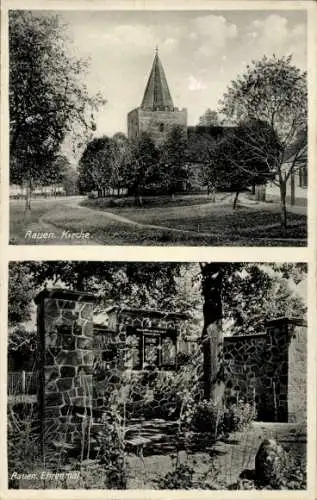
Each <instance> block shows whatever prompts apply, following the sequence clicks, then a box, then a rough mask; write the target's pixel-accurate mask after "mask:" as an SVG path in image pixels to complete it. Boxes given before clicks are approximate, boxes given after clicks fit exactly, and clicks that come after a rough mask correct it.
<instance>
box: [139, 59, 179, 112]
mask: <svg viewBox="0 0 317 500" xmlns="http://www.w3.org/2000/svg"><path fill="white" fill-rule="evenodd" d="M141 109H148V110H152V111H155V110H166V109H167V110H173V109H174V105H173V101H172V97H171V94H170V91H169V88H168V85H167V80H166V76H165V73H164V69H163V66H162V63H161V60H160V58H159V55H158V51H157V50H156V54H155V57H154V61H153V65H152V69H151V73H150V76H149V79H148V82H147V85H146V88H145V92H144V96H143V100H142V104H141Z"/></svg>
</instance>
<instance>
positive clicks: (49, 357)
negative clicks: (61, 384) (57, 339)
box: [44, 351, 55, 366]
mask: <svg viewBox="0 0 317 500" xmlns="http://www.w3.org/2000/svg"><path fill="white" fill-rule="evenodd" d="M44 363H45V365H48V366H54V365H55V358H54V356H53V355H52V354H51V353H50V352H49V351H45V355H44Z"/></svg>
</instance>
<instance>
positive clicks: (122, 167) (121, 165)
mask: <svg viewBox="0 0 317 500" xmlns="http://www.w3.org/2000/svg"><path fill="white" fill-rule="evenodd" d="M131 154H132V152H131V143H130V141H129V140H128V139H127V137H126V136H125V135H124V134H122V133H120V132H118V133H117V134H114V136H113V137H112V155H111V161H112V172H111V187H112V188H113V189H116V190H117V194H118V195H120V190H121V189H122V188H125V187H126V180H127V176H128V172H129V168H130V163H131Z"/></svg>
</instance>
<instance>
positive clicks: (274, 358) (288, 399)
mask: <svg viewBox="0 0 317 500" xmlns="http://www.w3.org/2000/svg"><path fill="white" fill-rule="evenodd" d="M224 360H225V366H224V369H225V381H226V397H227V399H228V400H230V401H235V400H236V401H237V400H239V399H240V398H242V399H246V400H248V401H249V402H251V403H253V402H254V401H255V404H256V408H257V412H258V419H259V420H264V421H279V422H287V421H290V420H292V421H300V420H302V419H303V418H304V416H305V415H306V396H305V391H306V364H305V360H306V327H304V326H300V325H298V324H294V323H292V322H290V321H289V320H287V319H285V318H284V319H280V320H276V321H273V322H270V323H268V324H267V332H266V333H265V334H261V335H245V336H236V337H227V338H226V339H225V343H224ZM298 384H300V385H298ZM299 387H300V388H299ZM299 392H301V393H302V395H303V397H302V401H301V402H299V401H298V396H299Z"/></svg>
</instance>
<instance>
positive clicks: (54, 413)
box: [44, 406, 61, 419]
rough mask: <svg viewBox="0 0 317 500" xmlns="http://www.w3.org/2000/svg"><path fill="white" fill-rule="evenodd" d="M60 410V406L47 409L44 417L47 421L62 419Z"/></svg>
mask: <svg viewBox="0 0 317 500" xmlns="http://www.w3.org/2000/svg"><path fill="white" fill-rule="evenodd" d="M60 414H61V412H60V408H59V407H58V406H50V407H49V408H45V411H44V417H45V418H46V419H51V418H52V419H54V418H59V417H60Z"/></svg>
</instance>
